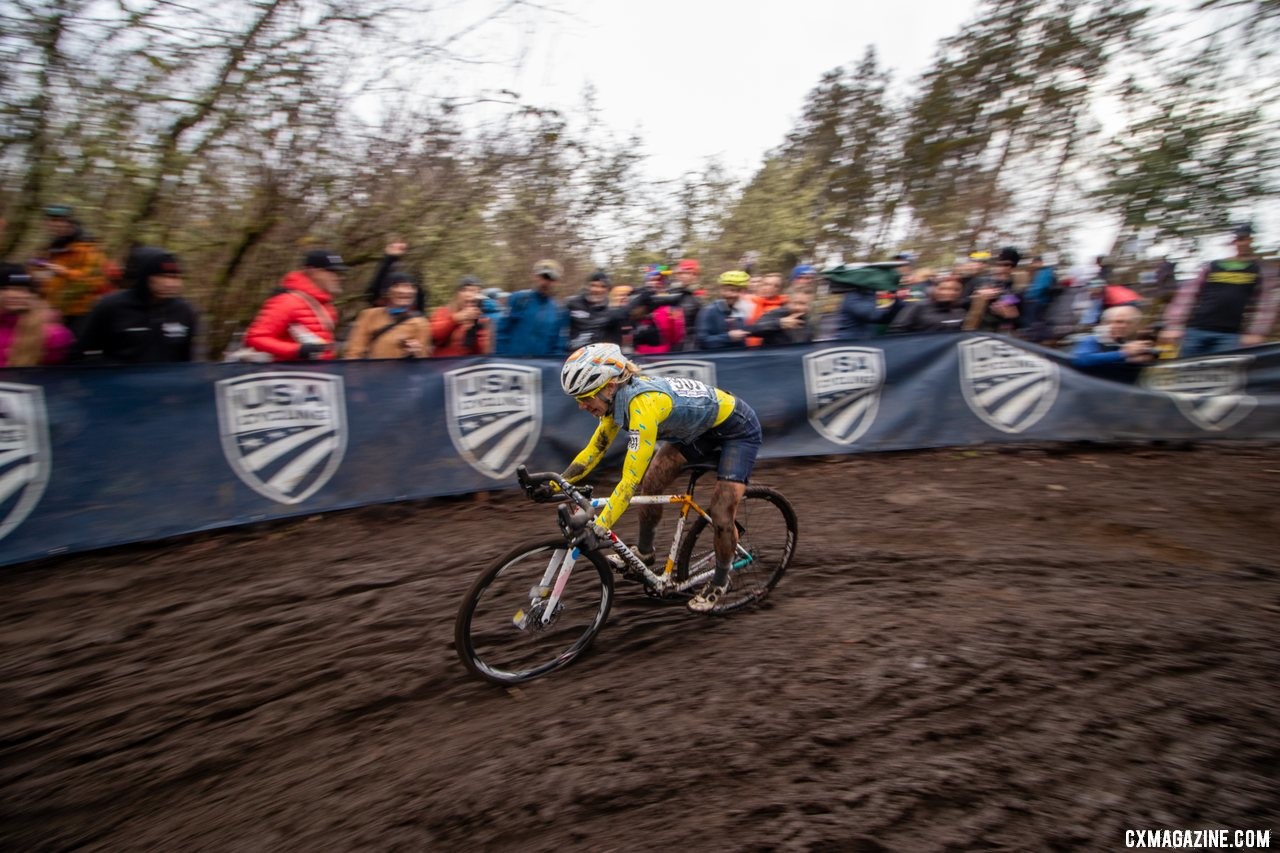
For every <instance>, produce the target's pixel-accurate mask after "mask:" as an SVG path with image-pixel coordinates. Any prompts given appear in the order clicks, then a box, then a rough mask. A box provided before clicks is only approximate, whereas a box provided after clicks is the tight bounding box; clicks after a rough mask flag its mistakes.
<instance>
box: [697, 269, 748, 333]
mask: <svg viewBox="0 0 1280 853" xmlns="http://www.w3.org/2000/svg"><path fill="white" fill-rule="evenodd" d="M750 283H751V276H750V275H748V274H747V273H745V272H743V271H742V270H730V271H729V272H726V273H722V274H721V275H720V279H719V284H720V298H719V299H717V300H716V301H715V302H711V303H709V304H707V305H704V306H703V307H702V310H701V311H699V312H698V322H697V333H696V340H697V344H698V349H739V348H743V347H745V346H746V338H747V330H746V325H747V317H746V303H745V301H744V300H743V298H742V297H743V295H744V294H745V293H746V292H747V285H748V284H750Z"/></svg>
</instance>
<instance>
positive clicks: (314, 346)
mask: <svg viewBox="0 0 1280 853" xmlns="http://www.w3.org/2000/svg"><path fill="white" fill-rule="evenodd" d="M348 269H349V267H348V266H347V265H346V264H344V263H343V262H342V258H341V257H340V256H338V255H336V254H334V253H333V252H328V251H324V250H323V249H318V250H316V251H313V252H308V253H307V255H306V257H305V258H303V259H302V269H300V270H294V271H293V272H291V273H287V274H286V275H285V277H284V278H283V279H281V280H280V286H279V288H278V289H277V290H276V292H275V293H274V294H272V295H271V297H270V298H269V299H267V301H266V302H265V303H264V304H263V306H262V310H260V311H259V312H258V316H257V317H255V318H253V322H252V323H250V324H249V328H248V330H247V331H246V332H245V335H244V342H245V346H247V347H249V348H251V349H255V350H258V351H259V352H264V353H266V354H268V355H270V356H271V357H272V359H273V360H275V361H310V360H314V359H324V360H328V359H332V358H334V357H335V355H336V352H335V346H334V341H335V339H336V338H335V335H334V332H335V330H336V328H337V324H338V309H337V308H336V307H335V306H334V304H333V297H334V296H336V295H338V294H339V293H341V292H342V274H343V273H345V272H346V271H347V270H348Z"/></svg>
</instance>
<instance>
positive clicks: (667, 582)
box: [512, 489, 754, 629]
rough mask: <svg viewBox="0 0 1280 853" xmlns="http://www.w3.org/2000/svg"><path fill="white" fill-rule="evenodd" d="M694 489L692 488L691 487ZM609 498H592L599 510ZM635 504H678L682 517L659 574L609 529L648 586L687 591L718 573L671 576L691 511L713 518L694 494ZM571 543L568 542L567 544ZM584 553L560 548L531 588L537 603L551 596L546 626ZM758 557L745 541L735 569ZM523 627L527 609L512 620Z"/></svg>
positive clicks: (693, 569) (617, 549) (638, 499)
mask: <svg viewBox="0 0 1280 853" xmlns="http://www.w3.org/2000/svg"><path fill="white" fill-rule="evenodd" d="M690 491H692V489H690ZM607 502H608V501H607V500H606V499H605V498H592V499H591V501H590V505H591V508H592V509H599V508H600V507H602V506H604V505H605V504H606V503H607ZM631 503H632V504H633V505H639V506H666V505H677V506H679V507H680V518H679V520H678V521H677V522H676V532H675V535H674V536H673V537H672V539H671V550H670V551H669V552H668V553H667V560H666V564H665V565H664V566H663V570H662V574H657V573H656V572H654V571H653V570H652V569H650V568H649V567H648V566H646V565H645V564H644V563H642V562H641V561H640V559H639V558H638V557H637V556H636V555H635V552H633V551H632V550H631V548H629V547H628V546H627V544H626V543H625V542H623V541H622V540H621V539H620V538H619V537H618V534H616V533H614V532H613V531H612V530H610V531H609V544H610V546H611V547H612V548H613V551H614V553H616V554H617V555H618V556H619V557H620V558H621V559H622V561H623V562H624V563H625V564H626V565H627V566H628V567H630V568H631V569H633V570H634V571H636V572H637V573H638V574H639V575H640V576H641V577H643V578H644V582H645V584H646V585H647V586H649V587H651V588H652V589H654V590H657V591H659V592H663V593H670V592H687V591H688V590H690V589H693V588H694V587H696V586H699V585H700V584H703V583H705V582H706V581H707V580H709V579H710V578H711V575H712V574H713V573H714V572H715V565H714V564H712V565H710V566H706V567H697V566H690V567H689V577H688V578H686V579H685V580H683V581H680V582H679V583H676V582H675V581H673V580H672V578H671V576H672V574H674V572H675V568H676V556H677V554H679V551H680V545H681V543H682V542H683V541H684V530H685V524H686V522H687V521H688V519H689V513H690V511H692V512H695V513H697V514H698V515H700V516H702V517H703V518H705V519H706V520H707V521H708V523H710V521H711V515H710V514H709V513H708V512H707V511H706V510H704V509H703V508H702V507H700V506H698V504H697V502H696V501H695V500H694V499H693V495H692V494H688V493H686V494H680V495H636V496H635V497H633V498H632V499H631ZM567 544H568V543H566V545H567ZM580 555H581V550H580V549H579V548H577V547H576V546H575V547H573V548H569V547H565V548H557V549H556V550H555V551H554V552H552V554H551V559H550V560H549V561H547V570H546V571H545V572H544V573H543V575H542V579H541V581H540V582H539V584H538V585H537V586H536V587H534V588H533V589H531V590H530V591H529V603H530V604H531V605H532V604H536V603H537V602H538V601H539V600H541V599H543V598H545V599H547V604H546V607H545V608H544V609H543V611H542V615H541V622H542V624H543V625H547V624H550V622H551V620H552V619H553V618H554V616H555V613H556V608H557V606H558V605H559V604H560V597H561V595H562V594H563V593H564V589H565V587H566V586H567V585H568V583H569V576H570V575H571V574H573V566H574V563H575V562H576V561H577V559H578V557H579V556H580ZM753 559H754V558H753V557H752V556H751V554H750V553H749V552H748V551H747V549H746V548H744V547H742V543H741V542H739V543H738V544H737V559H735V560H734V561H733V568H734V569H740V568H742V567H743V566H745V565H748V564H749V563H751V562H752V560H753ZM512 621H513V622H515V623H516V626H517V627H519V628H522V629H523V628H524V627H525V623H526V621H527V614H526V613H525V611H524V610H520V611H519V612H517V613H516V615H515V617H514V618H513V620H512Z"/></svg>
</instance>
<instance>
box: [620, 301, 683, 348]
mask: <svg viewBox="0 0 1280 853" xmlns="http://www.w3.org/2000/svg"><path fill="white" fill-rule="evenodd" d="M632 340H633V341H634V342H635V346H636V355H660V354H663V353H669V352H679V351H680V345H681V344H683V343H684V311H682V310H681V309H680V308H679V307H678V306H675V305H663V306H662V307H661V308H655V309H654V310H653V313H651V314H650V315H649V316H647V317H645V319H644V320H642V321H640V322H639V323H637V324H636V329H635V332H634V336H633V338H632Z"/></svg>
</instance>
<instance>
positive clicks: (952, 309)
mask: <svg viewBox="0 0 1280 853" xmlns="http://www.w3.org/2000/svg"><path fill="white" fill-rule="evenodd" d="M968 313H969V312H968V309H967V308H965V304H964V302H961V301H957V302H947V303H942V302H935V301H933V300H932V299H925V300H922V301H920V302H912V303H909V304H908V305H907V307H905V308H903V309H902V311H900V312H899V313H898V316H897V317H896V318H895V319H894V321H893V324H892V325H890V327H889V331H890V332H959V331H960V330H961V327H963V326H964V318H965V317H966V316H967V315H968Z"/></svg>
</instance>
